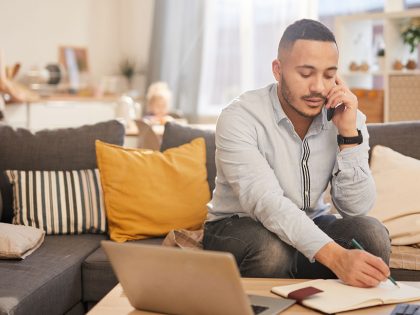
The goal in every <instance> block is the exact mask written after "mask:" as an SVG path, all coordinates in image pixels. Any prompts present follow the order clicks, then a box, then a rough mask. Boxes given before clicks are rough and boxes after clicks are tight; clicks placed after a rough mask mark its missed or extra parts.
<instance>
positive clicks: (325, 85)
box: [273, 40, 338, 118]
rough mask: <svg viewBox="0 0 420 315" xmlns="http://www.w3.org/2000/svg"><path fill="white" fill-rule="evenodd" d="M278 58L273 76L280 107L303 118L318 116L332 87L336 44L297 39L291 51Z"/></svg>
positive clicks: (335, 64) (336, 53) (335, 61)
mask: <svg viewBox="0 0 420 315" xmlns="http://www.w3.org/2000/svg"><path fill="white" fill-rule="evenodd" d="M280 59H281V61H279V60H275V61H273V73H274V76H275V77H276V80H277V81H278V82H279V94H280V95H279V97H280V101H281V103H282V106H283V107H288V108H290V109H292V110H293V111H294V112H296V113H297V114H299V115H300V116H303V117H306V118H313V117H315V116H317V115H319V113H320V112H321V110H322V106H323V105H324V103H325V102H326V95H327V94H328V92H329V91H330V89H331V88H332V87H333V86H334V85H335V76H336V72H337V64H338V50H337V46H336V45H335V43H333V42H322V41H314V40H297V41H296V42H295V43H294V45H293V47H292V48H290V49H289V50H288V51H283V52H282V53H281V55H280ZM286 112H287V110H286Z"/></svg>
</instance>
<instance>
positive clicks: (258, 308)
mask: <svg viewBox="0 0 420 315" xmlns="http://www.w3.org/2000/svg"><path fill="white" fill-rule="evenodd" d="M251 307H252V310H253V311H254V314H259V313H262V312H264V311H265V310H267V309H268V307H266V306H261V305H252V304H251Z"/></svg>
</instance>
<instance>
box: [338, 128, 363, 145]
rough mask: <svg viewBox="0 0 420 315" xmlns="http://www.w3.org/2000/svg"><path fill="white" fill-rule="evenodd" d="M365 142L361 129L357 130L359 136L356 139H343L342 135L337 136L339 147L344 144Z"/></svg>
mask: <svg viewBox="0 0 420 315" xmlns="http://www.w3.org/2000/svg"><path fill="white" fill-rule="evenodd" d="M362 142H363V135H362V132H361V131H360V129H357V136H355V137H343V136H342V135H337V143H338V145H342V144H361V143H362Z"/></svg>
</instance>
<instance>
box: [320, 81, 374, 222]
mask: <svg viewBox="0 0 420 315" xmlns="http://www.w3.org/2000/svg"><path fill="white" fill-rule="evenodd" d="M335 83H336V85H335V86H334V87H333V88H332V89H331V90H330V91H329V92H328V95H327V99H328V102H327V104H325V107H326V108H327V109H329V108H331V107H333V108H335V111H334V116H333V118H332V121H333V123H334V125H335V126H336V127H337V131H338V133H339V134H340V135H341V136H343V137H354V136H357V133H358V132H357V128H359V129H360V130H361V132H362V135H363V142H362V143H361V144H359V145H358V144H350V145H340V147H339V150H340V152H339V153H338V155H337V162H336V164H335V166H334V170H333V177H332V183H331V196H332V200H333V202H334V204H335V205H336V207H337V209H338V210H339V212H340V214H342V215H343V216H347V215H363V214H366V213H367V212H368V211H369V210H370V209H371V208H372V207H373V205H374V202H375V197H376V190H375V183H374V181H373V178H372V175H371V172H370V169H369V163H368V159H369V134H368V131H367V127H366V123H365V121H366V117H365V116H364V115H363V114H362V113H360V112H358V110H357V108H358V100H357V97H356V95H354V94H353V93H352V92H351V91H350V89H349V88H348V87H347V85H346V84H345V83H344V81H342V80H341V79H340V77H339V76H336V80H335ZM337 104H342V105H341V106H338V107H337Z"/></svg>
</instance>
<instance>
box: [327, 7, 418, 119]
mask: <svg viewBox="0 0 420 315" xmlns="http://www.w3.org/2000/svg"><path fill="white" fill-rule="evenodd" d="M416 17H420V9H411V10H404V11H398V12H383V13H368V14H358V15H351V16H340V17H336V18H335V35H336V40H337V44H338V47H339V51H340V61H339V69H340V74H341V76H342V77H343V78H344V80H345V81H346V82H347V84H348V85H349V86H350V87H351V88H354V89H369V90H373V89H382V90H383V121H399V120H420V98H419V97H418V95H419V92H418V91H419V88H418V87H419V86H418V82H419V80H420V70H418V69H416V70H407V69H403V70H400V71H396V70H393V68H392V65H393V63H394V62H395V61H396V60H400V61H401V62H402V63H403V64H406V63H407V61H408V60H409V59H414V60H415V61H416V62H417V63H418V62H419V60H418V52H417V49H416V50H415V51H414V52H413V53H410V52H409V47H408V46H406V45H404V43H403V40H402V37H401V32H402V29H403V28H404V26H405V25H407V24H408V23H409V21H410V19H412V18H416ZM380 48H384V49H385V56H384V57H383V59H381V58H378V56H377V52H378V50H379V49H380ZM381 60H382V61H381ZM352 62H353V63H356V64H357V65H359V66H360V65H361V64H363V63H366V64H368V65H369V69H368V70H366V69H364V71H363V70H356V71H351V70H350V68H349V67H350V64H351V63H352ZM382 62H383V66H382V67H381V63H382ZM407 100H408V104H406V101H407ZM359 103H360V102H359ZM361 105H362V106H365V107H366V105H365V104H361ZM362 106H361V108H362ZM367 112H369V110H367ZM378 112H379V111H375V115H378ZM371 115H373V114H371ZM368 121H369V116H368Z"/></svg>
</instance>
